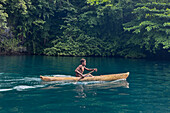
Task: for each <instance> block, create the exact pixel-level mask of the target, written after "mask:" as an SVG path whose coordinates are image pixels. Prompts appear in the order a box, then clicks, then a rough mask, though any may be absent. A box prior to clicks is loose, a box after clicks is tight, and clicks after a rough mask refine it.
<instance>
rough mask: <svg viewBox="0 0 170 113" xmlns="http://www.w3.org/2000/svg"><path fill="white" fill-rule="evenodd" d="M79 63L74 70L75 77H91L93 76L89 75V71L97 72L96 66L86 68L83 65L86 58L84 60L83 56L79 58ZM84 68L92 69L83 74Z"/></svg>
mask: <svg viewBox="0 0 170 113" xmlns="http://www.w3.org/2000/svg"><path fill="white" fill-rule="evenodd" d="M80 63H81V64H80V65H79V66H78V67H77V68H76V70H75V72H76V77H80V79H83V78H84V77H86V76H91V77H93V75H91V73H92V72H94V71H96V72H97V68H94V69H88V68H86V67H85V66H86V60H85V59H84V58H82V59H81V60H80ZM84 70H87V71H92V72H90V73H88V74H85V75H83V72H84ZM80 79H79V80H80ZM79 80H78V81H79Z"/></svg>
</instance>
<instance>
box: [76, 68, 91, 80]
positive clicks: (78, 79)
mask: <svg viewBox="0 0 170 113" xmlns="http://www.w3.org/2000/svg"><path fill="white" fill-rule="evenodd" d="M93 72H94V70H93V71H91V72H89V73H87V74H85V75H84V76H83V78H84V77H86V76H87V75H89V74H91V73H93ZM83 78H82V77H80V79H78V80H77V81H76V83H77V82H78V81H80V80H81V79H83Z"/></svg>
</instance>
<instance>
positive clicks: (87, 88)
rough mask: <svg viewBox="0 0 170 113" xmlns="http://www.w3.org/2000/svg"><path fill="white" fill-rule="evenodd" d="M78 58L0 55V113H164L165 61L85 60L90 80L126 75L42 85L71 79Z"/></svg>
mask: <svg viewBox="0 0 170 113" xmlns="http://www.w3.org/2000/svg"><path fill="white" fill-rule="evenodd" d="M80 59H81V58H80V57H48V56H0V113H9V112H17V113H18V112H24V113H25V112H47V113H51V112H65V113H68V112H73V113H75V112H110V113H126V112H129V113H169V112H170V61H155V60H152V61H151V60H134V59H121V58H102V57H95V58H94V57H87V58H86V59H87V67H90V68H93V67H96V68H98V72H94V73H93V74H94V75H101V74H110V73H123V72H128V71H129V72H130V76H129V77H128V78H127V80H116V81H112V82H101V81H93V82H78V83H77V84H75V82H61V81H60V82H57V81H53V82H44V81H41V79H40V78H39V76H40V75H44V76H74V69H75V68H76V66H78V65H79V60H80Z"/></svg>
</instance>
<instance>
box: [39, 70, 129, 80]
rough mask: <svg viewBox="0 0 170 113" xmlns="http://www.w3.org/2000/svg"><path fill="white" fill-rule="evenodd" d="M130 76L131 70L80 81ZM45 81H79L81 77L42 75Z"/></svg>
mask: <svg viewBox="0 0 170 113" xmlns="http://www.w3.org/2000/svg"><path fill="white" fill-rule="evenodd" d="M128 76H129V72H127V73H120V74H108V75H100V76H93V77H85V78H83V79H81V80H80V81H114V80H118V79H126V78H127V77H128ZM40 78H41V79H42V80H43V81H77V80H78V79H79V78H80V77H49V76H40Z"/></svg>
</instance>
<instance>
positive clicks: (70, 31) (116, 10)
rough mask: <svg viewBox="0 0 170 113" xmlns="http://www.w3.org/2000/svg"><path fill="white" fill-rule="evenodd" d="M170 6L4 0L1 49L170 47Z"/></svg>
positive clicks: (163, 1) (161, 0)
mask: <svg viewBox="0 0 170 113" xmlns="http://www.w3.org/2000/svg"><path fill="white" fill-rule="evenodd" d="M169 6H170V4H169V1H168V0H157V1H155V0H149V1H147V0H136V1H134V0H76V1H75V0H50V1H49V0H1V2H0V35H1V36H0V41H2V40H3V42H0V44H1V47H0V49H1V50H3V51H10V52H14V51H18V50H17V47H18V48H20V47H26V48H27V52H28V53H31V54H45V55H54V56H55V55H56V56H123V57H130V58H143V57H147V55H150V54H157V53H158V52H160V51H166V52H168V50H169V49H170V37H169V34H170V29H169V28H170V23H169V20H170V9H169ZM7 31H8V32H7ZM12 40H13V41H16V44H14V42H13V41H12ZM8 41H9V43H7V42H8ZM12 42H13V43H12ZM5 45H6V46H5ZM7 45H8V46H7ZM9 45H11V47H10V46H9ZM4 48H5V49H4ZM14 48H15V49H14Z"/></svg>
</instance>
